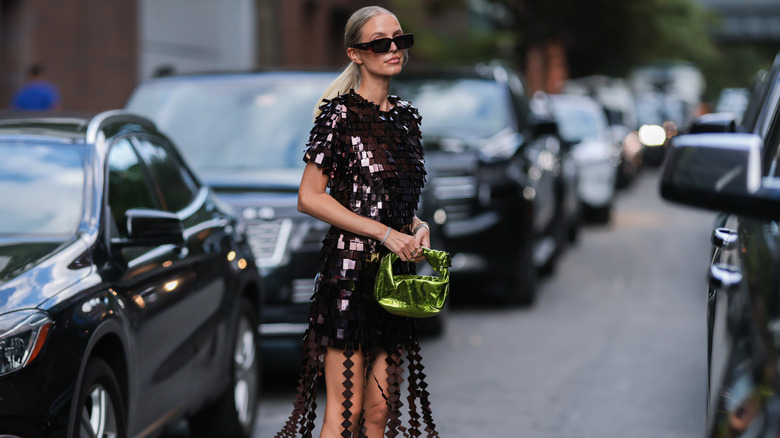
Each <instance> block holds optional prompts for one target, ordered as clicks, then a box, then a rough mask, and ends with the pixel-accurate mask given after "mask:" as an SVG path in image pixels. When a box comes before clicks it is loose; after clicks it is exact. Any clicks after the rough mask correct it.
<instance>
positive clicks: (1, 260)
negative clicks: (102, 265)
mask: <svg viewBox="0 0 780 438" xmlns="http://www.w3.org/2000/svg"><path fill="white" fill-rule="evenodd" d="M91 270H92V264H91V260H90V255H89V251H88V246H87V245H86V244H85V242H83V241H82V240H81V239H77V240H69V241H29V242H24V241H11V242H9V241H0V313H5V312H8V311H12V310H17V309H22V308H32V307H38V306H40V305H41V304H42V303H44V302H45V301H47V300H48V299H50V298H52V297H54V296H56V295H57V294H59V293H60V292H61V291H63V290H64V289H66V288H67V287H68V286H70V285H72V284H73V283H75V282H76V281H78V280H79V279H81V278H83V277H84V276H86V275H87V274H88V273H89V272H90V271H91Z"/></svg>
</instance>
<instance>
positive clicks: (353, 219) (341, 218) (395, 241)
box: [298, 162, 421, 261]
mask: <svg viewBox="0 0 780 438" xmlns="http://www.w3.org/2000/svg"><path fill="white" fill-rule="evenodd" d="M328 181H329V178H328V175H327V174H325V173H323V171H322V170H321V169H320V168H319V167H317V165H316V164H314V163H313V162H308V163H306V168H305V169H304V170H303V177H302V178H301V186H300V188H299V189H298V211H300V212H301V213H306V214H308V215H309V216H313V217H315V218H317V219H319V220H321V221H324V222H327V223H329V224H331V225H333V226H336V227H338V228H341V229H342V230H346V231H349V232H352V233H355V234H360V235H361V236H366V237H370V238H372V239H376V240H378V241H380V242H381V241H382V239H384V237H385V234H386V233H387V229H388V227H387V225H384V224H382V223H381V222H378V221H375V220H373V219H369V218H367V217H363V216H360V215H359V214H356V213H354V212H352V211H350V210H349V209H348V208H346V207H344V206H343V205H341V204H340V203H339V202H338V201H336V200H335V199H334V198H333V197H332V196H330V195H329V194H328V192H327V191H326V189H327V187H328ZM418 234H421V233H418ZM384 245H385V246H386V247H387V248H388V249H389V250H390V251H393V252H394V253H396V254H397V255H398V257H400V258H401V260H405V261H408V260H413V259H414V258H415V256H416V255H417V254H416V253H415V254H413V253H414V251H415V250H416V249H417V248H418V247H419V246H420V242H419V239H418V238H416V237H412V236H410V235H408V234H404V233H401V232H399V231H397V230H393V229H391V231H390V234H389V235H388V236H387V239H386V240H385V243H384Z"/></svg>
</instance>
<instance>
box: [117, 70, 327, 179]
mask: <svg viewBox="0 0 780 438" xmlns="http://www.w3.org/2000/svg"><path fill="white" fill-rule="evenodd" d="M330 80H331V78H329V77H321V78H316V79H312V78H302V77H294V78H285V79H279V80H269V79H250V80H247V79H246V78H239V79H235V80H229V79H226V80H220V81H206V80H197V79H196V80H194V81H190V82H186V83H184V82H179V83H175V82H168V81H162V82H158V83H154V84H149V85H147V86H144V87H142V88H140V89H139V90H138V91H137V92H136V94H135V95H134V96H133V98H132V100H131V101H130V103H129V104H128V109H130V110H132V111H135V112H139V113H141V114H143V115H146V116H148V117H150V118H151V119H152V120H154V121H155V123H157V126H158V127H159V128H160V130H161V131H163V132H164V133H166V134H167V135H168V136H170V137H171V139H172V140H173V141H174V143H175V144H176V146H177V147H178V148H179V149H181V150H182V152H183V153H184V155H185V156H187V158H188V160H189V161H190V162H191V163H192V165H193V166H195V168H196V169H197V170H198V171H234V170H265V169H284V168H291V169H298V168H303V167H304V165H305V163H304V162H303V151H304V148H305V146H306V142H307V141H308V139H309V131H310V130H311V126H312V123H313V117H314V116H313V110H314V105H315V104H316V102H317V101H318V99H319V98H320V96H321V95H322V93H323V92H324V91H325V88H326V87H327V85H328V83H329V82H330Z"/></svg>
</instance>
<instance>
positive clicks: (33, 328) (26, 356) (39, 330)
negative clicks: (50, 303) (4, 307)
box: [0, 310, 52, 376]
mask: <svg viewBox="0 0 780 438" xmlns="http://www.w3.org/2000/svg"><path fill="white" fill-rule="evenodd" d="M51 323H52V321H51V318H50V317H49V315H48V314H46V313H44V312H41V311H39V310H22V311H18V312H11V313H6V314H4V315H0V376H2V375H4V374H8V373H11V372H14V371H16V370H18V369H21V368H24V367H25V366H27V364H29V363H30V362H32V361H33V360H34V359H35V358H36V357H37V356H38V354H39V353H40V351H41V349H42V348H43V344H44V343H45V342H46V337H47V335H48V334H49V328H51Z"/></svg>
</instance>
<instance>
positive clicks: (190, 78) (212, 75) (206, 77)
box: [141, 70, 339, 85]
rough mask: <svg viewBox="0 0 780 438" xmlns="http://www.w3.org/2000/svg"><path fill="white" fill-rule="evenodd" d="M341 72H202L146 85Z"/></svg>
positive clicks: (330, 75)
mask: <svg viewBox="0 0 780 438" xmlns="http://www.w3.org/2000/svg"><path fill="white" fill-rule="evenodd" d="M338 73H339V72H337V71H332V70H268V71H252V72H201V73H187V74H179V75H171V76H161V77H155V78H149V79H146V80H144V81H143V82H142V83H141V85H144V84H159V83H164V84H175V83H191V82H231V81H241V80H244V81H266V80H267V81H276V80H279V79H294V78H296V77H321V78H323V79H328V78H334V77H336V76H337V75H338Z"/></svg>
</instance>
